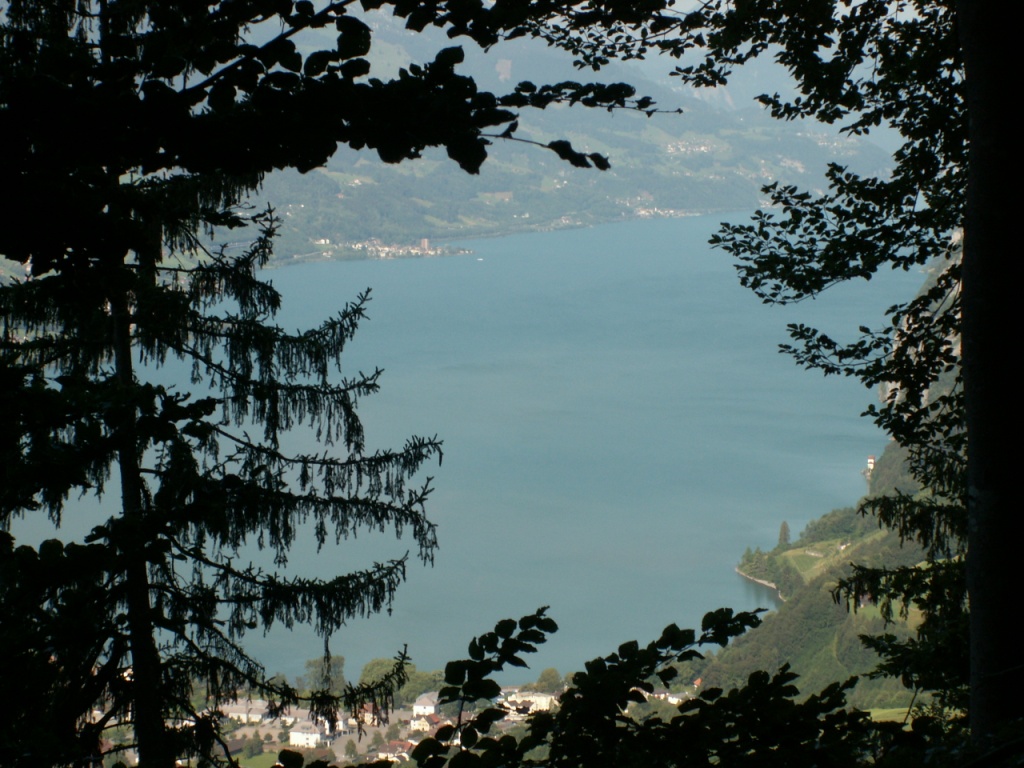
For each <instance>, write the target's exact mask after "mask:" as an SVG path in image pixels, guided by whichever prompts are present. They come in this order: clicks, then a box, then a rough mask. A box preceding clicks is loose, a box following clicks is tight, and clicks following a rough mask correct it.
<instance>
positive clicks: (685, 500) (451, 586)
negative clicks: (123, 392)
mask: <svg viewBox="0 0 1024 768" xmlns="http://www.w3.org/2000/svg"><path fill="white" fill-rule="evenodd" d="M720 218H724V217H694V218H687V219H662V220H645V221H634V222H629V223H621V224H615V225H605V226H600V227H594V228H591V229H582V230H564V231H557V232H550V233H535V234H523V235H515V236H508V237H503V238H497V239H492V240H476V241H471V242H466V243H457V244H456V245H459V246H463V247H467V248H471V249H473V253H472V254H470V255H460V256H450V257H444V258H435V259H415V260H395V261H373V262H346V263H318V264H303V265H298V266H294V267H288V268H285V269H281V270H278V271H275V272H273V273H271V274H270V277H271V279H272V280H273V282H274V284H275V285H276V286H277V287H278V288H279V289H280V290H281V291H282V293H283V294H284V296H285V304H284V306H285V309H284V311H283V312H282V314H281V316H280V320H281V322H282V325H284V326H285V327H286V328H289V329H291V328H294V327H308V326H310V325H313V324H316V323H317V322H319V321H320V320H322V319H323V318H325V317H327V316H329V315H330V314H332V313H333V312H336V311H337V310H338V309H339V308H340V306H341V305H342V304H343V303H345V302H346V301H349V300H351V299H352V298H354V297H355V295H356V293H357V292H358V291H360V290H361V289H364V288H367V287H370V288H372V290H373V301H372V303H371V305H370V308H369V310H370V316H371V320H370V321H369V322H367V323H366V324H365V325H364V326H363V327H362V328H361V329H360V331H359V333H358V335H357V337H356V339H355V340H354V342H353V343H352V345H351V348H350V350H349V358H348V360H349V366H350V367H349V369H348V370H350V371H354V370H356V369H361V370H368V369H373V368H374V367H376V366H380V367H382V368H384V369H385V375H384V377H383V379H382V391H381V392H380V393H379V394H378V395H376V396H374V397H372V398H368V399H366V400H364V401H363V402H362V403H361V406H360V412H361V414H362V415H363V418H364V424H365V426H366V431H367V436H368V443H369V444H370V446H371V447H381V448H383V447H389V446H390V447H399V446H400V445H401V443H402V442H403V441H404V439H405V438H406V437H407V436H409V435H411V434H420V435H434V434H437V435H438V436H439V437H441V438H442V439H443V440H444V442H445V453H444V463H443V465H442V466H440V467H437V466H434V467H431V468H429V470H428V472H427V474H430V475H432V476H433V477H434V478H435V480H434V485H435V487H436V490H435V492H434V495H433V497H432V499H431V504H430V513H431V516H432V518H433V519H434V520H435V521H436V522H437V523H438V524H439V535H440V540H441V548H440V550H439V552H438V556H437V561H436V564H435V565H434V567H432V568H426V567H421V566H420V565H419V564H414V565H413V566H412V567H411V568H410V569H409V578H408V583H407V584H406V585H405V586H404V587H403V588H402V589H401V590H400V592H399V595H398V599H397V600H396V603H395V605H394V610H393V612H392V614H391V615H390V616H378V617H374V618H372V619H369V620H364V621H358V622H355V623H353V624H352V625H351V626H350V627H348V628H346V629H345V631H343V632H342V633H341V634H340V635H339V636H337V637H335V638H334V639H333V641H332V652H334V653H340V654H342V655H344V656H346V658H347V659H348V661H347V664H346V669H347V671H348V674H349V675H350V676H353V677H354V676H357V675H358V672H359V670H360V669H361V667H362V665H363V664H364V663H365V662H366V661H368V660H369V659H371V658H374V657H379V656H390V655H393V654H394V652H395V651H396V650H398V649H399V648H401V647H402V646H403V645H404V644H408V646H409V652H410V654H411V655H412V658H413V660H414V662H415V663H416V664H417V665H418V666H419V667H420V668H426V669H433V668H439V667H442V666H443V664H444V662H445V661H447V660H448V659H451V658H456V657H461V656H463V655H464V654H465V646H466V643H467V642H468V640H469V639H470V637H472V636H473V635H475V634H479V633H481V632H484V631H487V630H489V629H490V628H491V627H492V626H493V624H494V622H495V621H497V620H498V619H501V618H504V617H507V616H511V617H518V616H520V615H522V614H525V613H528V612H531V611H532V610H534V609H536V608H537V607H538V606H541V605H550V606H551V607H550V615H551V616H552V617H554V618H555V620H556V621H557V622H558V623H559V625H560V631H559V632H558V633H557V634H556V635H555V636H554V637H553V638H552V639H551V641H550V642H549V643H548V644H547V645H546V646H544V647H543V648H542V650H541V652H540V653H538V654H536V655H535V657H534V658H532V659H528V661H530V665H531V668H532V669H531V671H519V670H516V671H514V673H513V674H510V675H508V676H507V677H506V678H505V680H506V681H522V682H525V681H527V680H532V679H534V678H535V676H536V674H537V672H538V671H539V670H540V669H542V668H544V667H549V666H553V667H556V668H557V669H558V670H559V671H560V672H562V673H565V672H567V671H569V670H572V669H578V668H581V667H582V663H583V661H584V660H586V659H588V658H591V657H593V656H597V655H604V654H607V653H610V652H612V651H613V650H615V648H616V647H617V646H618V645H619V644H620V643H621V642H623V641H626V640H630V639H638V640H640V641H641V642H646V641H648V640H650V639H652V638H654V637H655V636H657V634H658V633H659V632H660V630H661V628H662V627H663V626H664V625H666V624H668V623H670V622H676V623H678V624H679V625H680V626H684V627H685V626H699V622H700V619H701V616H702V615H703V614H704V612H706V611H708V610H712V609H715V608H718V607H721V606H730V607H732V608H735V609H737V610H741V609H743V610H746V609H752V608H756V607H759V606H764V607H771V606H772V595H771V594H770V593H769V592H767V591H766V590H764V589H763V588H761V587H758V586H757V585H753V584H751V583H749V582H747V581H745V580H744V579H742V578H740V577H739V576H737V575H736V574H735V572H734V570H733V569H734V566H735V564H736V562H737V560H738V559H739V557H740V555H741V554H742V552H743V550H744V549H745V548H746V547H747V546H760V547H762V548H765V549H768V548H771V547H773V546H774V545H775V543H776V541H777V538H778V531H779V526H780V524H781V523H782V521H783V520H786V521H788V523H789V525H790V527H791V528H792V530H793V532H794V537H795V535H796V534H797V533H798V532H799V531H800V530H801V529H802V528H803V526H804V525H805V524H806V523H807V522H808V521H809V520H810V519H812V518H815V517H817V516H819V515H821V514H824V513H826V512H828V511H830V510H832V509H834V508H837V507H841V506H849V505H852V504H854V503H855V502H856V501H857V499H858V498H859V497H860V496H861V495H862V494H863V493H864V490H865V483H864V479H863V477H862V475H861V470H862V468H863V467H864V466H865V463H866V459H867V456H868V455H869V454H878V453H881V451H882V450H883V448H884V446H885V437H884V436H883V435H882V434H881V433H880V432H879V431H878V430H877V429H875V428H874V427H873V426H872V425H871V424H870V423H869V422H868V421H867V420H865V419H862V418H860V417H859V414H860V413H861V412H862V411H863V410H864V408H865V407H866V406H867V405H868V404H869V403H870V402H871V401H872V400H873V398H874V397H875V393H874V392H869V391H867V390H865V389H864V388H863V387H861V386H860V385H859V384H857V383H856V382H853V381H848V380H842V379H836V378H830V379H823V378H822V377H821V376H820V375H819V374H817V373H814V372H806V371H802V370H800V369H798V368H797V367H796V366H795V365H794V364H793V362H792V360H791V359H790V358H788V357H786V356H783V355H780V354H779V353H778V352H777V347H778V344H779V343H781V342H784V341H786V340H787V337H786V333H785V326H786V323H788V322H796V321H801V322H807V323H809V324H817V325H820V326H824V327H826V328H827V329H829V331H830V332H834V333H835V334H836V335H839V336H840V338H849V337H850V336H851V334H855V333H856V328H857V327H858V326H859V325H864V324H878V322H879V321H880V318H881V311H882V310H883V309H884V308H885V307H887V306H889V305H891V304H892V303H894V302H895V301H898V300H901V299H904V298H906V297H908V296H909V295H911V294H912V292H913V291H914V290H915V289H916V288H917V285H918V284H919V283H920V281H921V276H920V275H906V274H902V273H900V274H895V275H894V274H889V275H885V276H881V277H880V278H878V279H875V280H873V281H871V282H870V283H867V284H859V285H855V286H844V287H842V288H840V289H837V290H833V291H830V292H829V293H827V294H826V295H825V296H823V297H822V298H821V299H819V300H816V301H806V302H802V303H800V304H798V305H796V306H794V307H786V308H778V307H767V306H764V305H762V304H761V303H760V301H759V300H758V299H757V298H756V297H755V296H754V295H753V294H751V293H750V292H748V291H746V290H745V289H743V288H741V287H740V286H739V284H738V281H737V278H736V275H735V271H734V270H733V268H732V266H731V264H730V261H729V258H728V256H727V255H726V254H724V253H722V252H720V251H713V250H711V249H710V248H709V247H708V246H707V245H706V241H707V238H708V236H709V235H710V234H711V233H712V232H713V231H714V229H715V227H716V225H717V223H718V221H719V219H720ZM741 218H742V215H740V214H736V215H735V216H733V217H732V220H734V221H735V220H739V219H741ZM303 447H305V448H306V449H307V450H308V449H309V448H310V447H311V446H308V445H307V446H303ZM407 548H408V545H407V544H406V543H404V542H396V541H395V540H394V537H393V536H380V535H368V536H364V537H360V538H359V539H358V540H356V541H354V542H345V543H344V544H343V546H342V547H341V548H339V549H338V550H333V549H332V550H331V551H329V552H323V553H321V554H320V555H319V557H314V554H315V547H314V546H313V545H312V543H310V544H309V545H304V546H302V547H300V549H298V550H297V552H296V556H295V557H294V558H293V559H292V563H293V565H295V567H297V568H300V569H301V570H302V571H303V572H306V573H309V574H316V575H330V574H332V573H336V572H344V571H348V570H351V569H354V568H357V567H365V566H367V565H369V564H370V563H372V562H373V560H375V559H377V560H379V559H381V558H390V557H395V556H400V555H401V554H403V553H404V552H405V551H406V550H407ZM248 646H249V648H250V649H251V650H252V651H253V652H254V653H255V654H256V655H257V656H258V657H259V658H261V659H262V660H263V661H264V662H265V663H266V664H267V666H268V669H269V671H271V672H277V671H280V672H283V673H285V674H287V675H289V676H293V675H296V674H299V673H300V672H301V671H302V664H303V661H304V660H305V659H307V658H311V657H314V656H316V655H318V654H320V653H322V643H320V642H319V641H318V640H317V639H316V638H315V637H314V636H313V635H312V633H310V632H307V631H305V630H296V631H294V632H285V631H273V632H271V633H270V634H269V635H268V636H267V637H265V638H252V639H251V641H249V643H248Z"/></svg>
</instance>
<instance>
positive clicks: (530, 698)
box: [221, 688, 557, 760]
mask: <svg viewBox="0 0 1024 768" xmlns="http://www.w3.org/2000/svg"><path fill="white" fill-rule="evenodd" d="M556 701H557V695H555V694H550V693H536V692H533V691H520V690H519V689H518V688H509V689H505V690H503V691H502V699H501V701H500V703H502V704H504V705H505V706H506V707H507V708H508V709H509V712H510V715H509V717H508V718H507V719H508V720H510V721H512V722H516V721H519V720H523V719H524V718H525V717H526V716H527V715H528V714H529V713H530V712H538V711H542V710H549V709H552V708H553V707H554V706H555V703H556ZM221 711H222V712H223V713H224V716H225V717H227V718H229V719H231V720H234V721H236V722H238V723H241V724H243V725H254V724H256V725H271V726H273V727H286V728H287V729H288V744H289V746H293V747H300V748H305V749H313V748H316V747H319V746H323V745H325V744H327V743H329V742H332V741H334V740H335V739H338V738H340V737H343V736H349V735H355V734H356V733H357V732H358V729H359V723H358V722H357V721H356V719H355V718H351V717H350V718H348V719H347V720H346V721H343V722H341V723H339V724H338V725H337V726H336V727H333V728H332V727H331V726H330V724H329V723H325V722H320V721H317V719H315V718H313V717H311V714H310V712H309V710H304V709H293V710H291V711H290V712H289V713H288V714H284V715H280V716H278V717H277V718H271V715H270V711H269V706H268V704H267V702H266V701H263V700H262V699H253V700H249V701H238V702H235V703H232V704H226V705H224V706H222V707H221ZM363 722H364V724H366V725H370V726H375V725H377V723H376V722H375V720H374V717H373V713H372V712H370V711H367V712H365V713H364V721H363ZM451 723H452V720H451V719H449V718H446V717H444V716H443V715H442V714H441V708H440V705H439V704H438V694H437V692H431V693H424V694H423V695H422V696H420V697H419V698H418V699H416V701H415V703H414V704H413V706H412V716H411V717H410V719H409V720H408V722H407V726H408V731H409V732H410V733H417V732H418V733H423V734H432V733H435V732H436V731H437V729H438V728H440V727H441V726H443V725H449V724H451ZM415 745H416V742H415V741H408V740H396V741H392V742H389V743H387V744H386V745H384V746H383V747H382V748H381V750H380V753H379V759H381V760H408V753H409V752H410V751H411V750H412V748H413V747H414V746H415Z"/></svg>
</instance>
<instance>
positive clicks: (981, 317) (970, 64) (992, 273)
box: [957, 0, 1024, 738]
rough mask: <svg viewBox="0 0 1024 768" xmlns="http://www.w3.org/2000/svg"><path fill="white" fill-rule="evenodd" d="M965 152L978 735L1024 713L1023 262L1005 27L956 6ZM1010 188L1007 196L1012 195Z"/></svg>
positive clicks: (966, 362)
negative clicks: (1021, 596)
mask: <svg viewBox="0 0 1024 768" xmlns="http://www.w3.org/2000/svg"><path fill="white" fill-rule="evenodd" d="M957 21H958V24H959V35H960V46H961V52H962V56H963V62H964V70H965V73H966V98H967V114H968V119H969V128H968V135H969V140H970V155H969V161H968V183H967V201H966V216H965V221H964V260H963V287H962V288H963V294H962V300H963V323H962V329H963V376H964V394H965V401H966V419H967V434H968V447H967V486H968V488H967V492H968V501H967V514H968V554H967V585H968V593H969V597H970V611H971V632H970V640H971V676H970V689H971V702H970V717H971V728H972V732H973V733H974V735H975V737H976V738H984V737H985V736H987V735H989V734H992V733H993V732H995V731H996V730H997V729H998V728H999V727H1000V726H1002V725H1004V724H1006V723H1008V722H1010V721H1012V720H1016V719H1018V718H1021V717H1024V696H1022V695H1021V691H1022V690H1024V666H1022V657H1021V652H1020V649H1021V641H1020V636H1019V633H1018V632H1017V631H1016V630H1014V629H1013V628H1012V627H1011V623H1012V617H1013V615H1014V614H1015V611H1014V609H1013V606H1014V604H1015V603H1016V600H1017V598H1018V592H1019V586H1018V584H1017V582H1018V580H1019V578H1020V569H1019V565H1018V561H1019V559H1020V550H1021V545H1022V544H1024V514H1022V510H1021V508H1020V506H1021V505H1020V480H1019V476H1020V463H1019V449H1020V443H1019V441H1020V440H1021V433H1020V431H1019V430H1018V423H1017V421H1016V420H1015V419H1013V418H1011V414H1012V413H1013V412H1015V411H1016V410H1017V409H1018V407H1019V404H1018V401H1019V398H1020V394H1019V392H1018V391H1017V390H1018V386H1017V378H1018V377H1017V375H1014V374H1013V373H1012V372H1011V369H1010V368H1011V366H1010V363H1011V361H1012V360H1013V359H1014V358H1018V357H1019V356H1020V355H1019V349H1018V348H1017V347H1018V345H1019V344H1020V343H1021V333H1020V324H1021V312H1020V306H1019V303H1020V295H1021V290H1022V285H1024V283H1022V281H1021V279H1020V272H1021V260H1020V257H1019V255H1018V254H1017V253H1016V252H1015V250H1016V249H1012V246H1011V245H1010V243H1011V242H1012V241H1011V239H1010V229H1011V227H1014V225H1015V224H1016V222H1015V220H1014V218H1013V217H1014V216H1015V215H1019V206H1017V205H1014V203H1015V198H1016V197H1018V196H1019V193H1017V194H1015V192H1016V190H1018V189H1019V184H1020V181H1019V179H1018V178H1016V177H1015V175H1016V166H1015V163H1012V162H1011V158H1012V157H1014V156H1015V149H1016V147H1015V143H1012V142H1011V137H1010V131H1009V114H1008V111H1007V109H1008V104H1009V101H1010V98H1011V96H1012V93H1010V92H1008V91H1006V90H1004V89H1003V88H1002V87H1001V84H1003V83H1012V82H1015V80H1014V79H1013V76H1012V73H1013V72H1014V71H1017V67H1015V66H1014V64H1013V63H1012V62H1011V61H1010V59H1011V57H1016V55H1017V54H1016V51H1015V48H1014V45H1013V41H1011V39H1010V37H1011V34H1015V33H1011V32H1010V30H1011V29H1012V28H1013V25H1012V24H1008V23H1007V21H1008V20H1007V18H1006V17H1005V14H1004V13H1002V12H1000V11H999V10H998V9H996V8H995V7H994V6H993V5H992V4H991V3H982V2H980V0H973V1H972V0H960V2H958V3H957ZM1011 190H1013V191H1014V192H1011Z"/></svg>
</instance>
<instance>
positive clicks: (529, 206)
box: [263, 19, 888, 259]
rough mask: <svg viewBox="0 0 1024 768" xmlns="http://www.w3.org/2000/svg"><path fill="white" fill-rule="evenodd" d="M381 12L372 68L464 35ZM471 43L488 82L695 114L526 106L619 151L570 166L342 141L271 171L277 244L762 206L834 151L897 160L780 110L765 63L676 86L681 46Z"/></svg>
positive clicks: (541, 156)
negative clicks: (750, 71)
mask: <svg viewBox="0 0 1024 768" xmlns="http://www.w3.org/2000/svg"><path fill="white" fill-rule="evenodd" d="M374 26H375V27H376V29H375V43H374V45H375V54H374V70H373V72H372V73H371V74H372V75H373V76H377V77H389V76H392V75H393V74H394V73H395V72H396V71H397V69H398V67H399V66H401V65H405V64H408V63H409V62H425V61H429V60H431V59H432V58H433V56H434V54H435V53H436V50H437V48H439V47H442V46H445V45H452V44H458V42H459V41H458V40H455V41H448V40H447V39H445V38H443V37H441V38H440V39H439V38H438V36H437V35H422V34H415V33H410V32H406V31H405V30H403V29H402V28H401V27H400V26H398V25H397V24H396V23H395V22H394V20H389V19H388V20H381V21H377V22H374ZM464 47H465V50H466V54H467V59H466V62H465V64H464V65H462V68H461V71H464V72H465V73H466V74H471V75H473V76H474V77H475V79H476V81H477V83H478V85H479V87H480V88H481V89H486V90H491V91H494V92H505V91H509V90H511V89H512V87H513V86H514V84H515V83H518V82H520V81H523V80H530V81H533V82H537V83H540V82H556V81H561V80H567V79H573V80H578V81H589V80H601V81H605V82H611V81H616V82H618V81H622V82H629V83H631V84H633V85H634V86H635V87H636V88H637V91H638V92H639V93H641V94H644V95H649V96H651V97H653V98H654V99H655V100H656V101H657V103H658V105H659V106H660V107H662V108H664V109H669V110H672V109H677V108H681V109H682V110H683V114H681V115H677V114H658V115H654V116H652V117H646V116H645V115H642V114H637V113H630V112H625V111H616V112H614V113H612V114H609V113H608V112H605V111H598V110H588V109H586V108H583V107H575V108H567V107H557V108H549V109H547V110H544V111H535V110H529V111H525V112H524V113H523V114H522V116H521V120H520V129H519V131H518V132H517V135H518V136H520V137H522V138H524V139H530V140H533V141H538V142H542V143H547V142H548V141H551V140H553V139H556V138H565V139H569V140H570V141H572V143H573V145H574V146H575V147H576V148H577V149H580V150H584V151H587V152H600V153H602V154H605V155H607V156H608V157H609V158H610V159H611V162H612V169H611V170H610V171H606V172H600V171H596V170H585V169H577V168H572V167H571V166H569V165H568V164H567V163H565V162H563V161H561V160H559V159H558V158H557V157H556V156H555V155H554V154H553V153H551V152H548V151H546V150H544V149H541V148H538V147H536V146H531V145H527V144H523V143H518V142H510V141H499V142H498V143H496V145H495V146H494V147H493V148H492V151H491V156H490V159H489V160H488V161H487V162H486V163H485V164H484V168H483V170H482V172H481V173H480V175H479V176H469V175H467V174H465V173H464V172H463V171H461V170H460V169H459V168H458V166H456V165H455V164H454V163H453V162H451V161H449V160H448V159H447V158H446V157H445V156H444V154H443V153H441V152H438V153H433V154H430V155H429V156H428V157H425V158H424V159H422V160H419V161H413V162H406V163H403V164H401V165H398V166H392V165H386V164H384V163H383V162H381V161H380V160H379V158H377V156H376V154H375V153H373V152H366V151H363V152H356V151H353V150H350V149H347V148H342V149H341V150H340V151H339V152H338V153H337V154H336V155H335V156H334V158H333V159H332V160H331V161H330V163H329V165H328V167H327V168H324V169H320V170H317V171H314V172H311V173H309V174H307V175H305V176H300V175H299V174H297V173H294V172H291V173H287V172H286V173H278V174H274V175H272V176H270V177H268V179H267V182H266V185H265V189H264V192H263V200H265V201H269V202H271V203H272V204H273V205H274V206H275V207H276V208H277V210H278V211H279V213H280V214H281V216H282V218H283V226H282V229H281V239H280V241H279V244H278V248H277V255H278V258H282V259H290V258H292V257H295V256H302V257H312V258H320V257H328V256H333V257H352V256H358V255H359V254H360V252H359V251H356V250H354V249H353V248H352V247H351V246H352V245H353V244H355V243H359V242H363V241H367V240H369V239H371V238H376V239H378V240H380V241H382V242H384V243H396V244H416V243H419V242H420V241H421V240H422V239H424V238H428V239H430V240H431V241H433V242H435V243H436V242H437V241H444V240H450V239H456V238H465V237H471V236H481V235H495V234H502V233H508V232H512V231H520V230H525V229H548V228H554V227H564V226H580V225H586V224H592V223H596V222H601V221H612V220H615V219H620V218H632V217H637V216H659V215H680V214H682V213H695V212H712V211H724V210H740V209H751V208H754V207H756V206H757V205H758V204H759V202H760V201H761V195H760V193H759V190H760V187H761V186H762V185H763V184H765V183H768V182H770V181H774V180H776V179H780V180H783V181H788V182H793V183H797V184H800V185H801V186H804V187H807V188H811V189H814V188H815V187H820V185H821V183H822V182H821V179H822V172H823V171H824V169H825V167H826V164H827V163H828V162H833V161H834V162H839V163H841V164H848V165H850V166H851V167H853V168H855V169H857V170H860V171H868V172H871V171H879V170H883V171H884V168H885V167H886V165H887V163H888V157H887V156H886V154H885V153H884V152H883V151H881V150H880V149H878V148H877V147H875V146H873V145H871V144H869V143H867V142H864V141H859V140H853V139H848V138H843V137H838V136H837V135H836V134H835V132H834V131H832V130H831V129H829V128H827V127H823V126H816V125H813V124H802V123H799V124H797V123H780V122H778V121H776V120H772V119H771V118H770V117H768V116H767V115H766V114H765V113H764V111H763V110H762V109H761V108H760V107H758V106H757V105H756V104H754V103H753V102H752V101H750V100H749V97H750V96H751V95H752V94H753V93H756V92H759V91H758V89H759V87H760V86H761V85H767V86H771V78H770V77H768V76H767V75H765V76H762V77H761V78H760V80H761V81H763V82H759V81H755V82H754V83H753V84H751V83H750V82H747V83H744V84H740V85H737V86H736V87H732V86H730V88H728V89H717V90H716V91H714V92H708V93H701V94H698V95H699V96H701V98H697V97H696V96H695V94H694V92H693V91H692V90H691V91H684V90H682V89H674V88H673V81H672V79H671V78H668V77H665V78H664V79H663V80H662V81H660V82H656V81H654V80H652V79H651V78H649V77H648V76H647V75H648V73H650V72H651V71H653V70H654V69H655V68H656V67H658V66H659V65H660V67H661V69H662V70H663V71H664V72H666V73H667V72H668V71H670V70H671V67H672V64H673V62H671V61H669V60H662V61H655V62H645V63H644V64H643V66H642V67H641V66H638V65H628V66H627V65H614V66H612V67H609V68H608V69H607V70H604V71H602V72H600V73H594V72H591V71H577V70H574V69H573V68H572V66H571V61H570V59H569V58H568V57H567V56H565V55H564V54H562V53H561V52H558V51H553V50H551V49H548V48H546V47H545V46H543V45H542V44H538V43H536V42H534V41H514V42H512V43H508V44H504V45H502V46H499V47H498V48H497V49H495V51H493V52H491V53H483V52H481V51H479V50H477V49H475V48H472V47H470V46H464ZM769 89H770V88H764V89H763V90H769ZM734 93H735V94H736V95H734ZM412 119H415V116H413V118H412Z"/></svg>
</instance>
